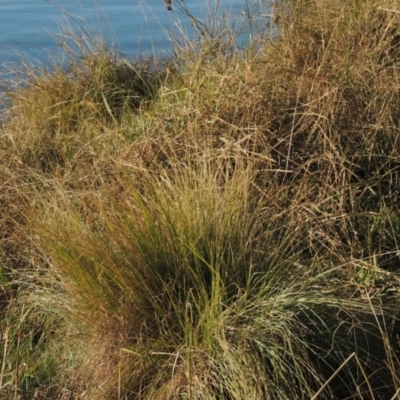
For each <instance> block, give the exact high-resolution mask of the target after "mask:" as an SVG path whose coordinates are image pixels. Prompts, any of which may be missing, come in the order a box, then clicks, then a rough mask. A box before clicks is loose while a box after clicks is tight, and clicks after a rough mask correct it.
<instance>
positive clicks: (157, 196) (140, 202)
mask: <svg viewBox="0 0 400 400" xmlns="http://www.w3.org/2000/svg"><path fill="white" fill-rule="evenodd" d="M274 20H275V23H276V29H277V30H278V32H279V35H277V32H276V31H275V30H272V31H271V38H270V37H269V36H268V35H264V36H263V37H262V38H259V39H258V38H253V39H254V40H255V42H252V44H251V46H250V47H249V48H246V49H243V50H238V49H237V48H236V47H235V46H234V45H233V43H232V42H231V41H229V40H225V39H226V36H225V37H221V36H216V37H211V36H210V35H209V33H207V32H205V34H204V36H203V39H202V41H201V43H200V44H199V45H197V46H192V47H190V46H189V47H186V49H184V48H180V49H179V51H178V50H177V52H176V56H175V58H174V59H173V60H169V61H163V62H161V61H155V60H140V61H135V62H131V61H127V60H125V59H124V58H123V57H121V56H120V55H118V54H115V53H114V52H112V51H109V50H106V49H104V48H103V47H101V46H95V47H94V48H89V49H86V48H85V47H82V51H83V54H82V57H80V58H71V63H70V67H69V68H68V69H67V70H66V69H62V68H54V70H52V71H51V72H46V71H38V70H37V69H32V68H31V69H28V71H26V76H28V84H27V85H24V86H23V87H19V88H18V89H16V90H14V91H10V93H9V104H8V109H7V112H6V113H5V115H4V117H3V121H2V126H1V131H0V314H1V317H2V318H1V321H2V322H1V329H2V341H1V343H2V346H1V347H0V358H1V360H2V363H1V371H0V397H1V396H2V397H1V398H5V399H11V398H12V399H33V398H35V399H173V398H187V399H221V400H222V399H309V398H312V399H345V398H360V399H392V398H393V399H395V398H397V397H398V396H399V394H400V375H399V372H398V371H399V370H400V369H399V368H400V359H399V357H400V333H399V332H400V322H399V320H398V318H399V309H398V305H399V304H398V300H399V279H400V269H399V262H400V259H399V243H400V212H399V201H398V198H399V196H400V144H399V137H400V136H399V133H400V132H399V131H400V128H399V126H400V111H399V110H400V36H399V27H400V9H399V7H398V5H397V4H396V2H395V1H391V0H384V1H375V0H370V1H344V0H334V1H332V0H329V1H328V0H307V1H306V0H300V1H289V0H288V1H282V2H281V4H280V5H279V6H277V7H276V9H274ZM202 29H203V28H202ZM268 29H270V28H269V27H266V30H268ZM220 32H221V34H224V31H220ZM228 37H230V36H229V35H228ZM194 49H195V50H194Z"/></svg>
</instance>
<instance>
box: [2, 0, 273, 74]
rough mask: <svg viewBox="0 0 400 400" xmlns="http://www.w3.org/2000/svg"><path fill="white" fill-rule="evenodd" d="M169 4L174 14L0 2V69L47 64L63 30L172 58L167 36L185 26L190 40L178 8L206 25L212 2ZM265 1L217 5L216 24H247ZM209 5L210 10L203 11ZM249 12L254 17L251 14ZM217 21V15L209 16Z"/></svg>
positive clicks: (62, 2)
mask: <svg viewBox="0 0 400 400" xmlns="http://www.w3.org/2000/svg"><path fill="white" fill-rule="evenodd" d="M182 1H183V0H175V2H176V3H175V4H174V0H172V2H173V4H174V5H173V11H170V12H169V11H167V10H166V7H165V4H164V1H163V0H143V1H142V0H128V1H126V0H125V1H115V0H52V1H48V0H1V1H0V66H1V68H2V71H4V70H5V69H6V68H5V67H6V66H7V65H10V64H12V63H18V62H19V60H20V59H21V57H23V58H28V59H29V60H30V61H31V62H39V63H46V62H48V61H49V59H50V58H51V55H54V54H55V53H56V50H57V44H56V40H55V38H54V34H56V35H58V37H61V36H62V35H64V34H65V32H66V25H69V26H70V27H72V29H73V30H74V31H78V32H79V31H81V32H82V28H83V29H84V30H85V31H86V30H89V31H90V32H91V34H93V33H94V32H97V33H99V32H101V34H102V36H103V38H104V39H105V40H106V42H107V43H108V44H109V45H112V46H116V47H118V48H119V49H120V51H121V52H122V53H124V54H125V55H127V56H135V55H140V54H142V55H143V54H149V53H156V54H158V55H163V54H165V55H167V54H170V53H171V45H170V41H169V39H168V33H167V32H175V33H177V34H178V35H179V33H178V32H179V29H178V26H183V29H184V30H185V31H187V34H188V35H191V34H193V28H191V26H190V20H189V19H188V18H187V17H185V15H184V13H183V12H182V10H180V9H179V8H180V7H179V3H180V4H181V5H182V4H185V5H186V7H187V9H188V10H189V11H190V13H191V14H192V15H194V16H195V17H196V18H199V20H201V21H204V19H205V18H206V14H207V11H206V10H207V8H208V9H210V8H211V9H212V8H213V6H214V5H215V1H212V0H186V2H184V3H182ZM266 2H267V1H266V0H256V1H253V2H252V0H247V1H246V0H221V1H220V7H219V11H218V15H219V17H218V18H217V21H222V19H223V16H224V15H227V14H228V13H229V14H230V21H231V22H232V23H234V24H237V25H238V24H240V23H244V22H245V21H246V13H245V12H244V10H245V9H247V7H258V9H260V7H261V8H262V7H266ZM207 5H208V6H207ZM252 12H253V11H252ZM211 14H213V16H215V15H216V14H217V12H216V11H215V10H213V11H211Z"/></svg>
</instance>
